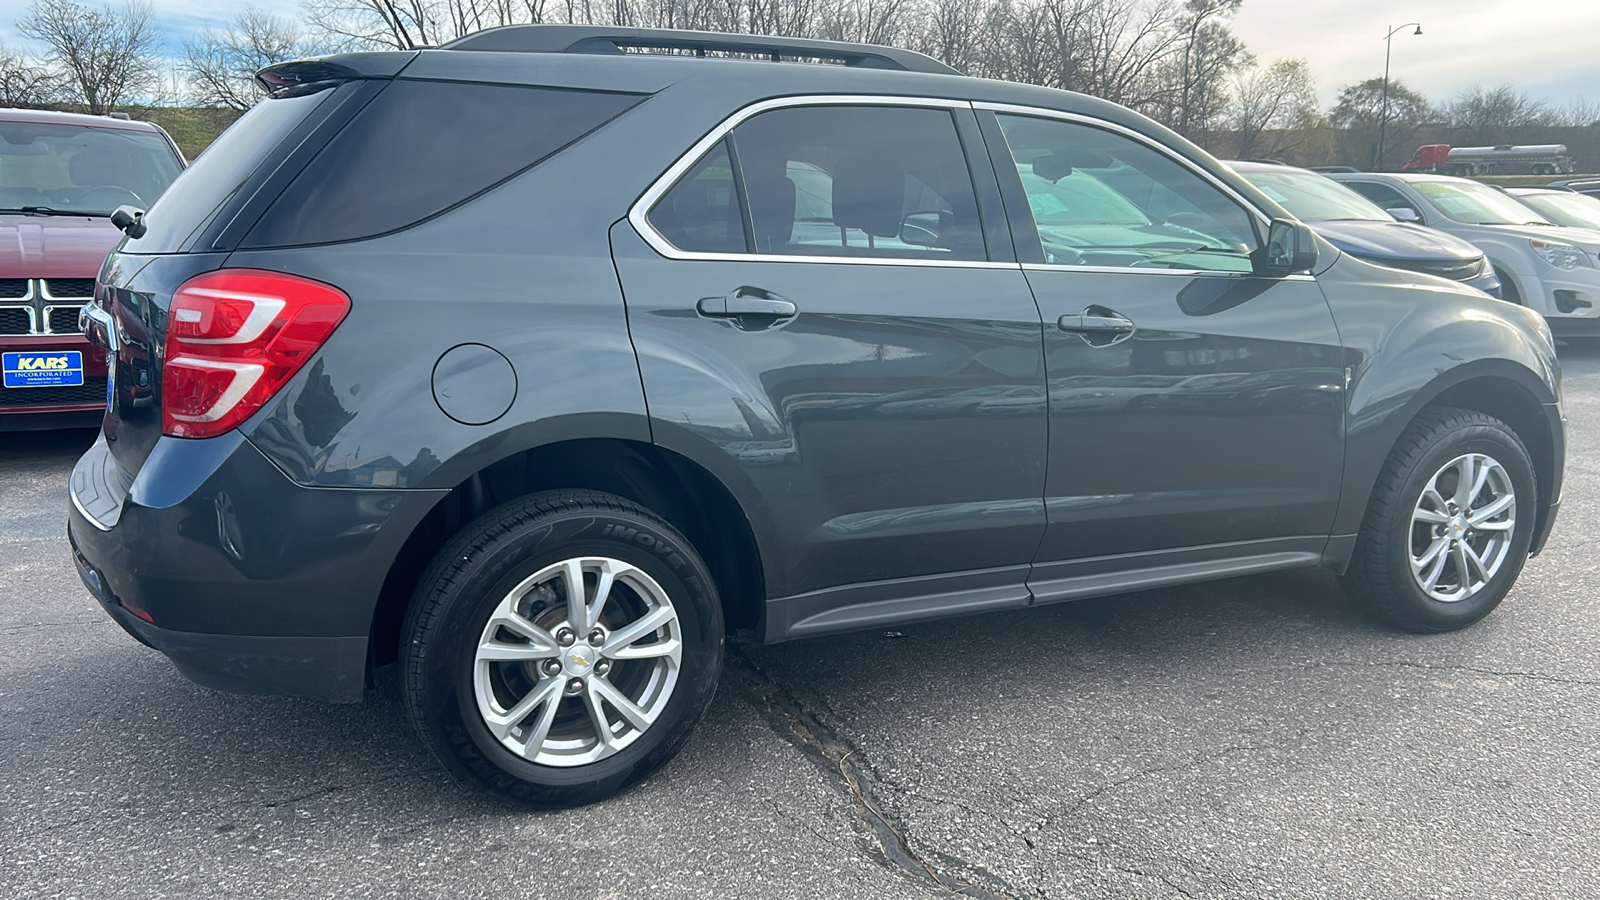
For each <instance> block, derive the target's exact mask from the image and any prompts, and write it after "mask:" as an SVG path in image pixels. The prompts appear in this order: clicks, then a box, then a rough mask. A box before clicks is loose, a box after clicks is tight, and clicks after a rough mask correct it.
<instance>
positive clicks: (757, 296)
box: [695, 287, 799, 319]
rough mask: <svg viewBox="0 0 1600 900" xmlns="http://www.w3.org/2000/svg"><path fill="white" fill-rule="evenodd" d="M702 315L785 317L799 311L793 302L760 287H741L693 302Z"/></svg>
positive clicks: (717, 316)
mask: <svg viewBox="0 0 1600 900" xmlns="http://www.w3.org/2000/svg"><path fill="white" fill-rule="evenodd" d="M695 309H697V310H699V312H700V315H702V316H711V317H713V318H719V319H727V318H733V317H735V316H768V317H771V318H774V319H787V318H789V317H790V316H793V315H794V314H795V313H797V312H799V309H798V308H797V307H796V306H795V305H794V303H793V302H791V301H789V300H786V299H784V298H783V297H780V296H778V295H777V294H774V293H772V292H771V291H764V290H762V289H761V288H753V287H741V288H739V289H738V290H736V291H734V292H733V293H731V294H729V295H728V296H726V297H706V298H704V299H702V300H701V301H700V302H699V303H697V304H695Z"/></svg>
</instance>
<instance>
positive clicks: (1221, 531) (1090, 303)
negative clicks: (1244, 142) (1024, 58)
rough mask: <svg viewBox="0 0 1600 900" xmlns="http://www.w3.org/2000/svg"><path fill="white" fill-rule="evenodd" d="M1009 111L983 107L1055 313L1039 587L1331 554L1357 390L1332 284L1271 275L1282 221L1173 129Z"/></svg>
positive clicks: (1048, 311) (1044, 298)
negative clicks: (1347, 413) (1264, 237)
mask: <svg viewBox="0 0 1600 900" xmlns="http://www.w3.org/2000/svg"><path fill="white" fill-rule="evenodd" d="M997 112H998V114H997V115H994V118H989V116H990V115H991V114H993V113H992V112H991V111H980V113H979V115H980V116H981V117H982V118H983V123H984V128H985V135H986V136H987V137H988V138H989V146H990V148H991V150H994V151H996V152H997V157H998V158H997V159H996V162H995V167H996V171H997V173H999V175H1000V179H1001V185H1002V191H1003V192H1004V193H1005V196H1006V198H1007V207H1008V209H1009V210H1013V211H1020V212H1021V215H1013V219H1012V221H1013V227H1020V228H1021V230H1022V234H1020V235H1019V236H1018V238H1017V250H1018V254H1019V256H1021V257H1022V258H1023V261H1024V269H1025V271H1026V272H1027V274H1028V280H1029V282H1030V284H1031V285H1032V287H1033V291H1034V295H1035V297H1036V298H1037V300H1038V302H1039V307H1040V310H1041V312H1042V313H1043V316H1044V321H1045V358H1046V364H1045V366H1046V371H1047V374H1048V377H1049V396H1050V462H1049V471H1048V478H1047V482H1046V488H1045V498H1046V499H1045V502H1046V509H1047V517H1048V527H1047V529H1046V532H1045V537H1044V540H1043V542H1042V544H1041V546H1040V549H1039V554H1038V557H1037V560H1036V566H1035V572H1034V575H1033V577H1032V580H1031V581H1030V586H1031V587H1032V588H1033V591H1034V593H1035V595H1036V596H1037V598H1038V599H1039V600H1041V601H1048V600H1051V599H1065V598H1068V597H1071V596H1075V595H1076V594H1077V593H1082V592H1084V591H1087V590H1094V589H1103V588H1104V586H1105V579H1106V578H1108V577H1120V576H1118V575H1117V573H1128V572H1132V571H1135V570H1139V571H1144V572H1145V573H1146V574H1145V575H1144V576H1140V577H1141V578H1143V579H1144V580H1143V581H1141V580H1138V579H1135V580H1133V581H1129V582H1128V583H1129V584H1130V585H1134V584H1146V583H1158V582H1159V581H1160V580H1161V578H1162V576H1161V574H1160V573H1161V572H1166V573H1167V575H1170V576H1173V578H1174V579H1176V578H1177V577H1178V576H1179V575H1183V576H1185V577H1192V576H1193V575H1194V574H1196V573H1199V572H1204V571H1207V570H1212V569H1214V570H1215V571H1216V572H1217V573H1218V574H1221V573H1224V572H1229V573H1232V572H1239V571H1249V570H1251V569H1252V568H1271V567H1276V566H1279V565H1288V564H1294V563H1295V562H1309V561H1313V560H1315V559H1316V558H1317V557H1318V555H1319V554H1320V553H1321V550H1322V548H1323V546H1324V545H1325V539H1326V536H1327V534H1328V531H1329V529H1330V527H1331V525H1332V522H1333V516H1334V511H1335V507H1336V504H1337V501H1338V491H1339V485H1340V478H1341V467H1342V465H1343V402H1342V398H1343V392H1344V388H1345V372H1344V368H1343V363H1342V361H1341V347H1340V343H1339V336H1338V332H1337V331H1336V329H1335V327H1334V321H1333V316H1332V314H1331V312H1330V311H1329V308H1328V305H1327V302H1326V301H1325V299H1324V298H1323V296H1322V293H1321V291H1320V289H1319V288H1318V286H1317V284H1316V282H1315V281H1314V280H1313V279H1312V277H1311V276H1310V275H1306V274H1299V275H1291V276H1288V277H1281V278H1265V277H1256V276H1255V275H1253V274H1252V272H1253V269H1252V256H1253V254H1254V253H1255V251H1256V249H1257V246H1258V243H1259V237H1258V232H1259V231H1260V230H1261V228H1262V227H1264V220H1263V219H1262V218H1261V217H1260V216H1259V214H1258V213H1255V212H1254V211H1252V210H1250V209H1249V208H1248V207H1247V206H1246V205H1245V204H1244V203H1243V202H1242V201H1241V199H1240V198H1239V197H1238V196H1237V195H1236V194H1235V193H1233V192H1232V191H1230V190H1229V189H1227V188H1225V187H1224V186H1222V184H1221V182H1219V181H1217V180H1215V179H1213V178H1212V177H1211V176H1209V175H1207V174H1204V173H1203V172H1201V171H1200V170H1198V169H1197V168H1195V167H1193V166H1192V165H1191V164H1189V163H1187V162H1185V161H1183V160H1181V159H1180V158H1178V157H1176V156H1175V155H1173V154H1171V153H1169V152H1168V151H1166V150H1165V149H1164V148H1162V147H1161V146H1160V145H1158V144H1156V143H1154V142H1152V141H1150V140H1148V139H1146V138H1144V137H1142V136H1139V135H1137V134H1136V133H1134V132H1131V131H1127V130H1125V129H1120V128H1118V127H1116V126H1113V125H1110V124H1107V123H1100V122H1096V121H1093V120H1087V119H1081V118H1078V117H1062V116H1059V115H1051V114H1049V113H1042V112H1039V113H1030V112H1022V111H1016V110H1012V111H1004V110H1003V109H1002V110H999V111H997ZM1019 223H1020V224H1019ZM1152 571H1154V572H1155V573H1156V574H1155V575H1150V574H1149V573H1150V572H1152ZM1151 579H1154V580H1153V581H1152V580H1151Z"/></svg>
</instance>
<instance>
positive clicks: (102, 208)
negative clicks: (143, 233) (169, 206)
mask: <svg viewBox="0 0 1600 900" xmlns="http://www.w3.org/2000/svg"><path fill="white" fill-rule="evenodd" d="M179 168H180V166H179V163H178V156H177V154H176V153H174V152H172V147H171V146H169V145H168V144H167V142H166V140H165V139H164V138H162V137H161V135H159V134H156V133H155V132H152V131H133V130H124V129H112V128H95V127H92V126H85V125H79V124H75V123H55V122H50V123H42V122H0V210H21V209H31V208H34V207H40V208H44V209H48V210H54V211H57V212H63V213H80V214H83V215H89V216H108V215H110V214H111V211H112V210H114V209H116V208H117V207H119V206H122V205H123V204H130V205H132V206H137V207H139V208H141V209H145V208H148V207H149V206H150V204H151V203H153V202H154V201H155V199H156V198H157V197H159V196H161V192H162V191H164V190H166V189H167V185H169V184H171V183H172V179H174V178H177V177H178V171H179Z"/></svg>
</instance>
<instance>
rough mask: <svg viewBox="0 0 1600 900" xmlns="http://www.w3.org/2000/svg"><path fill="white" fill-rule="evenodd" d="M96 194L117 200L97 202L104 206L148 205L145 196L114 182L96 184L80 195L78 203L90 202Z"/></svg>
mask: <svg viewBox="0 0 1600 900" xmlns="http://www.w3.org/2000/svg"><path fill="white" fill-rule="evenodd" d="M95 195H100V196H104V197H108V198H110V199H111V200H113V201H115V202H113V203H110V204H96V205H97V206H104V205H110V206H121V205H123V204H125V203H126V204H130V205H132V206H138V207H141V208H142V207H144V206H146V205H147V204H146V203H145V202H144V198H143V197H140V196H139V195H138V194H135V193H134V192H133V191H130V190H128V189H127V188H125V187H118V186H117V185H114V184H101V185H96V186H94V187H92V188H89V189H88V190H86V191H84V192H83V193H82V194H80V195H79V196H78V200H77V202H78V203H87V202H89V198H91V197H94V196H95Z"/></svg>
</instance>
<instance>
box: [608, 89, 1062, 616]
mask: <svg viewBox="0 0 1600 900" xmlns="http://www.w3.org/2000/svg"><path fill="white" fill-rule="evenodd" d="M972 146H975V147H977V148H979V149H978V151H977V152H978V153H980V154H981V153H982V152H983V151H982V149H981V148H982V138H981V136H979V135H978V132H977V129H976V123H975V119H974V118H973V115H972V112H971V109H970V106H968V105H967V104H964V103H948V102H945V101H935V100H904V101H881V100H874V101H870V102H869V101H850V100H844V101H840V100H837V99H835V100H831V101H828V102H818V101H815V100H807V99H805V98H792V99H786V100H782V101H776V102H770V103H767V104H762V105H760V106H758V107H756V108H754V109H751V110H746V111H745V112H744V113H743V114H741V115H739V116H737V117H736V118H735V120H733V121H730V122H728V123H725V124H724V125H723V127H721V128H719V129H717V130H716V131H714V132H713V133H712V134H710V135H708V136H707V137H706V138H705V139H704V140H703V141H701V143H700V144H699V145H697V146H696V147H695V148H694V149H692V150H691V151H690V152H689V153H688V154H686V155H685V157H684V158H683V160H682V161H680V163H679V164H678V165H677V166H675V167H674V168H673V169H672V170H670V171H669V172H668V173H667V175H666V176H664V177H663V179H662V180H661V181H660V182H658V185H657V187H655V188H653V189H652V190H651V191H649V192H648V193H647V194H646V195H645V197H644V198H643V199H642V200H641V201H640V203H639V205H638V206H636V207H635V208H634V210H633V213H632V214H631V215H630V217H629V220H628V221H625V222H620V223H618V224H617V225H616V226H615V227H614V228H613V231H612V246H613V253H614V256H615V259H616V264H617V271H618V274H619V276H620V278H621V280H622V286H623V293H624V295H625V298H626V302H627V306H628V316H629V323H630V328H631V333H632V337H633V341H634V344H635V346H636V347H637V350H638V355H639V364H640V370H641V374H642V376H643V380H644V387H645V395H646V399H647V402H648V404H649V411H650V416H651V422H652V428H653V433H654V436H655V440H656V441H657V443H659V444H661V445H663V446H666V447H668V448H670V449H673V450H675V451H677V452H680V453H682V454H684V455H686V456H689V457H690V458H693V459H696V460H698V461H700V462H701V463H702V464H703V465H705V466H707V467H708V468H710V469H711V470H712V471H713V472H714V473H716V474H717V475H718V476H719V477H720V478H721V479H722V480H723V481H724V483H726V484H728V485H730V487H731V489H732V490H733V492H734V493H735V495H736V496H737V497H738V499H739V500H740V502H741V505H742V506H743V507H744V510H745V512H746V515H747V516H749V517H750V518H751V522H752V527H753V528H754V530H755V532H756V534H757V538H758V543H759V544H760V550H761V560H762V565H763V568H764V573H763V574H764V576H765V581H766V585H767V594H768V597H769V598H770V600H769V605H768V607H767V619H768V621H767V636H768V637H769V638H774V639H775V638H778V637H783V636H793V635H801V634H814V633H821V632H823V631H829V630H840V629H843V628H847V627H859V626H860V625H861V624H863V623H866V622H878V621H892V620H894V619H896V618H912V617H924V616H927V615H930V614H934V613H936V612H938V611H945V612H952V613H953V612H957V611H971V610H972V609H977V608H987V607H992V606H1012V605H1015V606H1020V605H1025V604H1026V603H1027V600H1028V596H1027V591H1026V587H1025V581H1026V575H1027V569H1028V564H1029V562H1030V560H1031V559H1032V557H1033V552H1034V549H1035V548H1036V547H1037V546H1038V542H1039V538H1040V536H1041V535H1042V533H1043V531H1044V511H1043V500H1042V498H1043V496H1044V472H1045V439H1046V430H1047V427H1048V426H1047V419H1046V409H1045V386H1044V359H1043V350H1042V346H1041V339H1040V319H1039V312H1038V308H1037V306H1036V305H1035V303H1034V300H1033V296H1032V294H1031V292H1030V291H1029V288H1028V283H1027V280H1026V278H1025V276H1024V275H1023V274H1022V272H1021V270H1020V267H1019V266H1018V265H1017V264H1016V262H1015V258H1014V256H1013V255H1012V251H1011V247H1010V243H1009V237H1008V235H1007V232H1006V230H1005V225H1004V221H1003V218H1004V217H1003V213H1002V212H1001V211H1000V207H999V199H998V192H997V187H996V185H995V183H994V180H993V171H992V169H991V168H990V167H989V165H988V160H987V159H986V158H983V157H980V161H981V162H982V163H983V164H982V165H981V166H975V167H969V165H968V159H967V155H966V151H965V149H964V148H965V147H972ZM973 173H978V175H977V177H975V176H974V174H973Z"/></svg>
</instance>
